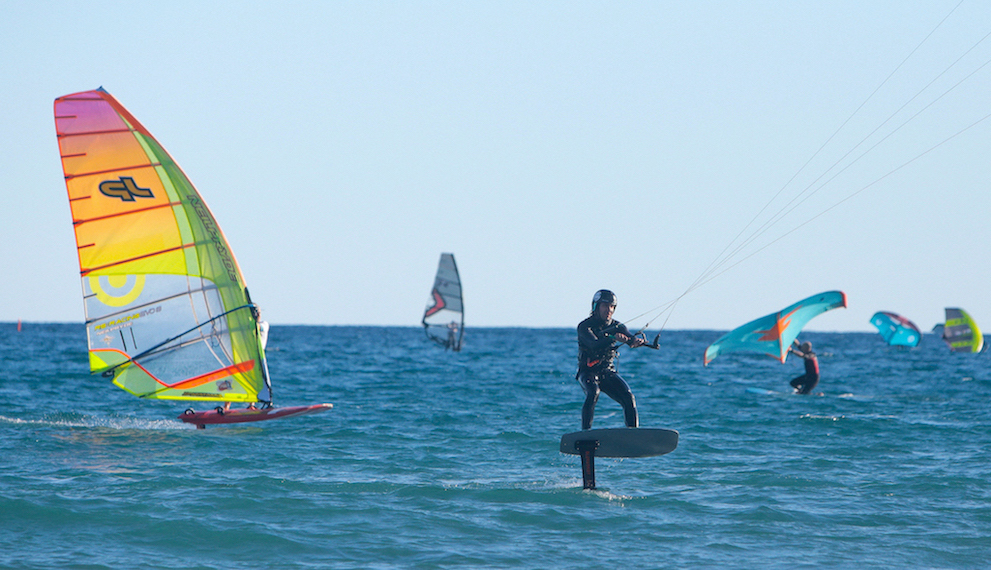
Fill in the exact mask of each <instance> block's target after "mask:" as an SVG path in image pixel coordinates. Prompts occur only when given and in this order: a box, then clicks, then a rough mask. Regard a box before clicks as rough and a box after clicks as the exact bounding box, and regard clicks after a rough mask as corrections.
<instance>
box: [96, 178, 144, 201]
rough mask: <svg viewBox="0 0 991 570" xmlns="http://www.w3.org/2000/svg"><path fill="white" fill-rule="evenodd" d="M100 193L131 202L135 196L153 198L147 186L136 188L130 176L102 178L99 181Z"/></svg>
mask: <svg viewBox="0 0 991 570" xmlns="http://www.w3.org/2000/svg"><path fill="white" fill-rule="evenodd" d="M100 193H102V194H103V195H104V196H109V197H110V198H120V199H121V201H122V202H133V201H134V199H135V198H154V197H155V195H154V194H152V193H151V190H150V189H148V188H138V185H137V184H135V183H134V179H133V178H131V177H130V176H121V177H120V179H118V180H104V181H103V182H101V183H100Z"/></svg>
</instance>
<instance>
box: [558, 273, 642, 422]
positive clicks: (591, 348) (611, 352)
mask: <svg viewBox="0 0 991 570" xmlns="http://www.w3.org/2000/svg"><path fill="white" fill-rule="evenodd" d="M615 310H616V295H615V294H614V293H613V292H612V291H609V290H607V289H601V290H599V291H597V292H596V293H595V296H594V297H592V313H591V315H590V316H589V317H588V318H587V319H585V320H584V321H582V322H581V323H580V324H579V325H578V373H577V374H576V375H575V378H576V379H577V380H578V382H579V383H580V384H581V385H582V389H583V390H584V391H585V405H584V406H582V429H583V430H585V429H591V428H592V416H593V415H594V414H595V404H596V402H598V400H599V392H600V391H601V392H605V393H606V395H607V396H609V397H610V398H612V399H613V400H616V401H617V402H619V403H620V404H621V405H622V406H623V414H624V416H625V420H626V427H631V428H635V427H639V426H640V420H639V418H638V416H637V402H636V399H635V398H634V397H633V392H632V391H631V390H630V386H629V385H628V384H627V383H626V381H625V380H623V378H622V377H621V376H620V375H619V374H617V373H616V367H615V365H614V360H615V359H616V354H617V349H618V348H619V347H618V345H614V344H613V343H615V342H617V341H618V342H620V343H624V344H627V345H629V346H631V347H637V346H643V345H644V344H646V341H645V340H644V339H642V338H640V337H637V336H635V335H633V333H631V332H630V330H629V329H628V328H626V325H624V324H623V323H621V322H619V321H615V320H613V318H612V315H613V312H614V311H615Z"/></svg>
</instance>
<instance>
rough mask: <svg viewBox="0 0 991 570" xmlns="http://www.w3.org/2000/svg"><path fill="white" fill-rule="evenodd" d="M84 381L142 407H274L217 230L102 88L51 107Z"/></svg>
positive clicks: (233, 267) (241, 289) (241, 291)
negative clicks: (115, 389)
mask: <svg viewBox="0 0 991 570" xmlns="http://www.w3.org/2000/svg"><path fill="white" fill-rule="evenodd" d="M55 127H56V131H57V134H58V143H59V151H60V152H61V156H62V168H63V170H64V173H65V184H66V188H67V189H68V192H69V206H70V208H71V210H72V225H73V228H74V230H75V235H76V245H77V247H78V254H79V270H80V275H81V277H82V290H83V306H84V308H85V315H86V333H87V338H88V341H89V361H90V371H91V372H92V373H93V374H102V375H103V376H104V377H108V378H112V379H113V382H114V384H116V385H117V386H119V387H120V388H122V389H124V390H126V391H127V392H130V393H131V394H134V395H135V396H138V397H140V398H153V399H173V400H205V401H215V402H268V403H270V402H271V401H272V390H271V383H270V382H269V378H268V369H267V364H266V362H265V352H264V349H263V347H262V341H261V338H260V334H259V325H258V315H257V312H256V308H255V307H254V305H252V303H251V299H250V298H249V296H248V290H247V288H246V287H245V284H244V278H243V277H242V276H241V271H240V269H239V268H238V265H237V262H236V261H235V259H234V254H233V252H232V251H231V248H230V246H229V245H228V243H227V240H226V239H225V238H224V234H223V233H222V232H221V231H220V226H219V225H217V221H216V220H215V219H214V217H213V215H212V214H211V213H210V210H209V209H208V208H207V206H206V203H205V202H203V199H202V198H201V197H200V195H199V194H198V193H197V191H196V189H195V188H194V187H193V185H192V183H190V181H189V180H188V179H187V178H186V176H185V175H184V174H183V172H182V170H180V169H179V166H178V165H177V164H176V162H175V161H174V160H173V159H172V157H171V156H169V154H168V153H167V152H166V151H165V149H164V148H163V147H162V146H161V145H160V144H159V143H158V141H156V140H155V138H154V137H153V136H152V135H151V133H149V132H148V130H147V129H146V128H145V127H144V126H142V125H141V123H139V122H138V121H137V119H135V118H134V116H132V115H131V114H130V113H129V112H128V111H127V110H126V109H125V108H124V107H123V106H122V105H121V104H120V103H119V102H117V100H116V99H114V98H113V97H112V96H111V95H110V94H109V93H107V92H106V91H104V90H103V88H100V89H97V90H95V91H86V92H81V93H75V94H72V95H66V96H64V97H59V98H58V99H56V100H55Z"/></svg>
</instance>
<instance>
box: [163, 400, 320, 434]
mask: <svg viewBox="0 0 991 570" xmlns="http://www.w3.org/2000/svg"><path fill="white" fill-rule="evenodd" d="M333 407H334V404H313V405H310V406H289V407H286V408H264V409H263V408H239V409H236V410H235V409H231V410H224V409H223V408H218V409H214V410H207V411H204V412H195V411H193V410H191V409H190V410H186V411H185V412H183V414H182V415H181V416H179V419H180V420H182V421H184V422H186V423H187V424H196V427H198V428H200V429H204V428H205V427H206V426H207V425H213V424H240V423H245V422H261V421H265V420H275V419H278V418H291V417H293V416H302V415H306V414H315V413H317V412H322V411H324V410H329V409H330V408H333Z"/></svg>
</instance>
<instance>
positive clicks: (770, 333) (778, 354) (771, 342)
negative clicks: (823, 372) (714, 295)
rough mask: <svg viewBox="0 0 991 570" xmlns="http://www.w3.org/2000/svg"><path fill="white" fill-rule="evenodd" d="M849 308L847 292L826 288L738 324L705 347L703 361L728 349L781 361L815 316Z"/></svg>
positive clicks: (710, 359)
mask: <svg viewBox="0 0 991 570" xmlns="http://www.w3.org/2000/svg"><path fill="white" fill-rule="evenodd" d="M838 307H846V293H844V292H843V291H827V292H825V293H819V294H818V295H813V296H811V297H809V298H808V299H802V300H801V301H799V302H797V303H795V304H794V305H791V306H789V307H787V308H784V309H782V310H780V311H778V312H777V313H771V314H770V315H766V316H763V317H761V318H759V319H757V320H754V321H750V322H749V323H747V324H745V325H743V326H741V327H737V328H735V329H733V330H732V331H730V332H728V333H726V334H725V335H723V336H722V337H721V338H720V339H719V340H717V341H716V342H714V343H712V344H711V345H709V347H708V348H706V349H705V358H704V363H705V364H706V365H708V364H709V363H710V362H712V360H713V359H714V358H716V357H717V356H719V355H720V354H725V353H727V352H761V353H764V354H768V355H770V356H773V357H774V358H777V359H778V360H780V361H781V362H784V361H785V358H787V356H788V347H789V346H791V343H792V341H794V340H795V339H796V338H797V337H798V333H799V332H801V331H802V328H803V327H804V326H805V325H806V323H808V322H809V321H810V320H812V319H813V318H814V317H817V316H819V315H821V314H822V313H825V312H826V311H829V310H831V309H836V308H838Z"/></svg>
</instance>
